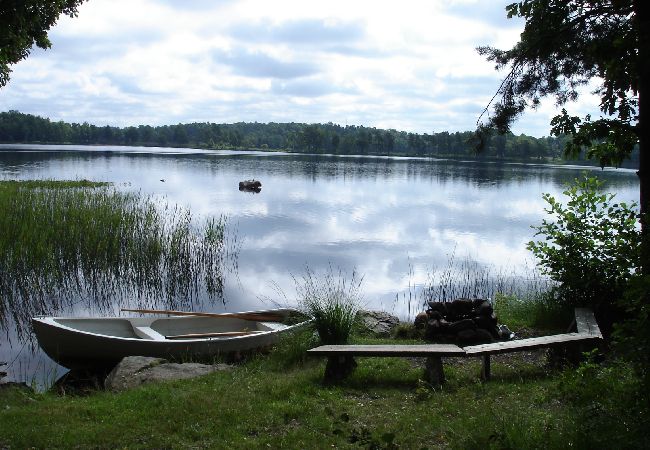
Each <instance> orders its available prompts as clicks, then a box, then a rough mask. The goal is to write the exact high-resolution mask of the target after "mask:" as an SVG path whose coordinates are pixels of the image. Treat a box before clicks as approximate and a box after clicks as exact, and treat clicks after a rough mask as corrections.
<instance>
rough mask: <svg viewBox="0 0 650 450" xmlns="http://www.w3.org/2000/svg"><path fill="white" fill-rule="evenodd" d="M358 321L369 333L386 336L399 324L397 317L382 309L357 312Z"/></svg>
mask: <svg viewBox="0 0 650 450" xmlns="http://www.w3.org/2000/svg"><path fill="white" fill-rule="evenodd" d="M357 319H358V320H359V322H360V323H361V324H362V325H363V326H364V327H365V328H366V329H368V331H370V332H371V333H374V334H377V335H380V336H388V335H390V333H391V331H392V330H393V328H395V327H396V326H397V325H399V319H398V318H397V317H395V316H393V315H391V314H388V313H387V312H383V311H364V310H361V311H359V312H358V313H357Z"/></svg>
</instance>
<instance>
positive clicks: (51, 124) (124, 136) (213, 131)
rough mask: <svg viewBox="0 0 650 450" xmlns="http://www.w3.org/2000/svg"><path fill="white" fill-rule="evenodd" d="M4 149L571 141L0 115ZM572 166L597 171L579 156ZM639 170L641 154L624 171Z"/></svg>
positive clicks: (514, 153) (347, 151)
mask: <svg viewBox="0 0 650 450" xmlns="http://www.w3.org/2000/svg"><path fill="white" fill-rule="evenodd" d="M0 143H41V144H82V145H130V146H133V145H142V146H168V147H169V146H171V147H194V148H206V149H220V150H223V149H257V150H275V151H290V152H297V153H327V154H340V155H387V156H419V157H434V158H462V159H477V160H496V161H540V162H541V161H557V160H559V159H561V158H562V156H563V152H564V147H565V143H566V139H565V137H564V136H559V137H552V136H547V137H542V138H536V137H532V136H527V135H524V134H521V135H518V136H517V135H514V134H512V133H508V134H505V135H495V136H491V137H490V138H488V140H487V142H486V143H485V146H484V149H483V150H482V151H481V152H480V153H477V152H476V145H477V142H476V141H475V135H474V132H473V131H462V132H459V131H457V132H449V131H440V132H431V133H423V134H419V133H411V132H406V131H399V130H395V129H388V130H386V129H379V128H374V127H372V128H370V127H364V126H356V125H346V126H342V125H338V124H334V123H331V122H329V123H326V124H306V123H295V122H290V123H273V122H271V123H258V122H238V123H220V124H217V123H210V122H202V123H186V124H181V123H179V124H177V125H161V126H150V125H138V126H128V127H114V126H109V125H105V126H99V125H93V124H89V123H87V122H84V123H81V124H79V123H67V122H63V121H52V120H50V119H48V118H43V117H40V116H35V115H31V114H24V113H21V112H18V111H7V112H0ZM568 162H580V163H581V164H595V162H593V161H591V160H589V159H587V158H586V157H585V154H584V152H582V153H581V154H580V155H579V157H578V159H576V160H573V161H568ZM628 164H629V167H637V166H638V149H637V150H636V151H635V152H633V153H632V156H631V158H630V159H629V160H628V161H626V164H625V165H626V166H628Z"/></svg>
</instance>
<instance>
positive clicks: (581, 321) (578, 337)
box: [463, 308, 603, 380]
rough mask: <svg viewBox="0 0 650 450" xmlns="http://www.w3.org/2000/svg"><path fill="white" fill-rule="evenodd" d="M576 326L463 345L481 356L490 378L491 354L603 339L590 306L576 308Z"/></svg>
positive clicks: (469, 352) (485, 375) (484, 374)
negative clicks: (546, 333)
mask: <svg viewBox="0 0 650 450" xmlns="http://www.w3.org/2000/svg"><path fill="white" fill-rule="evenodd" d="M574 322H575V326H576V329H577V332H575V333H566V334H554V335H551V336H541V337H534V338H528V339H517V340H514V341H505V342H494V343H492V344H481V345H472V346H469V347H463V350H465V353H466V355H467V356H481V357H482V359H483V366H482V368H481V378H483V379H484V380H489V379H490V355H495V354H499V353H509V352H516V351H525V350H534V349H537V348H553V347H566V346H571V345H580V346H582V345H584V344H592V343H595V342H597V341H598V340H601V339H602V338H603V335H602V334H601V332H600V328H598V323H597V322H596V318H595V317H594V313H593V311H591V310H590V309H588V308H576V309H575V320H574Z"/></svg>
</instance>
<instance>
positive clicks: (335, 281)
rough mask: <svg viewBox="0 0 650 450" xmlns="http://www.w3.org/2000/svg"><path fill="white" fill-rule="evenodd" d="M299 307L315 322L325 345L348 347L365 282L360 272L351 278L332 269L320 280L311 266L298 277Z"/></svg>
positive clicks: (354, 273)
mask: <svg viewBox="0 0 650 450" xmlns="http://www.w3.org/2000/svg"><path fill="white" fill-rule="evenodd" d="M294 281H295V283H296V292H297V295H298V299H299V300H298V306H299V308H300V309H301V310H302V311H303V312H304V313H305V314H307V315H308V316H309V317H311V318H312V319H313V323H314V327H315V329H316V331H317V332H318V336H319V338H320V342H321V343H322V344H325V345H328V344H345V343H346V342H347V341H348V338H349V336H350V333H351V331H352V328H353V326H354V325H355V321H356V317H357V311H358V310H359V305H360V302H361V283H362V281H363V279H362V278H359V276H358V275H357V273H356V272H353V273H352V275H351V276H350V278H349V279H348V277H346V276H345V275H344V274H343V273H342V272H341V271H340V270H339V271H338V273H335V272H334V271H333V269H332V267H331V266H330V267H329V270H328V271H327V272H326V273H325V274H324V275H323V276H322V277H317V276H316V275H315V274H314V273H313V272H312V271H311V270H310V269H309V268H308V267H307V268H306V270H305V273H304V274H303V276H302V277H301V278H300V279H297V278H294Z"/></svg>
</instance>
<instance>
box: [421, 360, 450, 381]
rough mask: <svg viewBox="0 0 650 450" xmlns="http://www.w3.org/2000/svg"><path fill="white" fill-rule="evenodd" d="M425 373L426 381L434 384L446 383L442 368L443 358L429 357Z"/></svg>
mask: <svg viewBox="0 0 650 450" xmlns="http://www.w3.org/2000/svg"><path fill="white" fill-rule="evenodd" d="M424 375H425V378H426V381H427V382H429V383H431V384H432V385H434V386H440V385H442V384H444V383H445V372H444V370H443V368H442V358H441V357H440V356H429V357H427V362H426V367H425V371H424Z"/></svg>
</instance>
